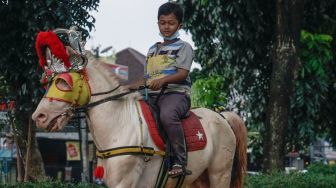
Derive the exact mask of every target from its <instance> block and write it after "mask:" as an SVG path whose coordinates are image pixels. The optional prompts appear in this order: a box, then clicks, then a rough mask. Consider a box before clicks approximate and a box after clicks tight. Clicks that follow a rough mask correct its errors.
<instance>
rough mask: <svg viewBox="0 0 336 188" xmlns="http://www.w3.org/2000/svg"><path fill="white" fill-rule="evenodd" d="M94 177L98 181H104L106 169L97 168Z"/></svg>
mask: <svg viewBox="0 0 336 188" xmlns="http://www.w3.org/2000/svg"><path fill="white" fill-rule="evenodd" d="M93 176H94V177H95V178H96V179H103V177H104V167H103V166H97V167H96V169H95V170H94V172H93Z"/></svg>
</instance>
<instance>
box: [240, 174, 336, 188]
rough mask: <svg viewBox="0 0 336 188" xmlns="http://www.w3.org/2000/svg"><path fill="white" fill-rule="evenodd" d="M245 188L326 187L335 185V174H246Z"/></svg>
mask: <svg viewBox="0 0 336 188" xmlns="http://www.w3.org/2000/svg"><path fill="white" fill-rule="evenodd" d="M244 187H246V188H259V187H262V188H283V187H286V188H326V187H336V174H329V175H324V174H317V173H309V172H308V173H291V174H284V173H273V174H271V175H256V176H248V177H247V178H246V181H245V185H244Z"/></svg>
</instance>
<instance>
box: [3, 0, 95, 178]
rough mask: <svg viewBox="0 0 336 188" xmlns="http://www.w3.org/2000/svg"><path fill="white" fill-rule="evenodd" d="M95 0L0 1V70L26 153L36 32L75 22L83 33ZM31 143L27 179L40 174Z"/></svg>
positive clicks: (36, 71) (36, 74)
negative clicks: (14, 109)
mask: <svg viewBox="0 0 336 188" xmlns="http://www.w3.org/2000/svg"><path fill="white" fill-rule="evenodd" d="M98 3H99V0H88V1H76V0H37V1H34V2H29V1H19V0H11V1H1V4H0V15H1V18H2V20H1V23H0V43H1V46H0V70H1V74H2V75H3V76H4V79H5V80H6V82H7V83H8V84H9V86H10V89H9V92H8V93H6V94H7V95H11V96H13V97H14V98H15V101H16V106H17V109H16V122H17V125H16V126H17V127H18V128H20V130H19V132H20V133H21V136H22V137H21V138H22V139H21V141H20V146H21V147H20V149H22V153H26V152H25V148H26V145H25V142H26V141H25V140H27V132H28V130H27V127H28V126H26V125H28V122H29V119H30V118H31V113H32V110H33V109H35V107H36V104H37V102H38V101H39V100H40V98H41V96H42V94H43V91H42V90H41V89H40V88H41V87H40V84H39V79H40V75H41V73H42V70H41V69H40V68H39V67H38V63H37V57H36V54H35V48H34V45H35V37H36V35H37V33H38V32H39V31H45V30H49V29H55V28H59V27H60V28H69V27H70V26H71V25H77V26H78V27H79V28H80V29H81V30H82V32H83V34H84V36H87V35H88V30H91V29H92V28H93V26H94V25H93V24H94V21H95V20H94V18H93V17H92V16H91V15H90V14H89V11H91V10H96V9H97V7H98ZM34 129H35V128H34ZM34 132H35V130H33V133H32V137H33V138H35V136H34ZM32 143H33V145H32V148H31V150H32V151H35V152H33V153H32V156H31V157H30V159H31V160H30V162H31V165H30V168H29V170H27V171H26V173H28V174H29V175H31V177H30V178H31V179H36V178H37V179H38V178H40V177H41V175H43V172H42V169H43V168H42V167H41V164H42V160H41V156H40V154H39V152H36V151H37V150H36V148H37V146H36V140H35V141H32ZM34 143H35V144H34ZM28 162H29V161H28Z"/></svg>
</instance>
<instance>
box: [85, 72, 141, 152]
mask: <svg viewBox="0 0 336 188" xmlns="http://www.w3.org/2000/svg"><path fill="white" fill-rule="evenodd" d="M87 71H88V76H89V84H90V87H91V92H92V93H97V92H103V91H107V90H111V89H113V88H116V87H117V85H118V83H117V82H116V80H113V79H112V80H111V79H110V78H109V77H110V76H108V75H106V72H104V71H101V69H99V67H98V68H97V67H92V66H91V67H90V66H89V67H88V68H87ZM121 92H124V89H123V88H122V87H121V88H120V89H118V90H116V91H114V92H113V93H111V94H108V95H101V96H93V97H92V98H91V101H90V102H94V101H98V100H100V99H103V98H106V97H108V96H111V95H115V94H118V93H121ZM88 114H89V121H90V123H89V127H90V131H91V134H92V137H93V139H94V141H95V144H96V145H97V147H98V149H99V150H104V149H109V148H115V147H121V146H132V145H140V144H141V142H142V135H141V132H142V130H141V129H143V128H144V127H143V126H141V125H140V122H139V113H138V110H137V104H136V98H135V97H133V96H130V97H126V98H123V99H120V100H114V101H109V102H106V103H103V104H100V105H98V106H95V107H93V108H91V109H90V110H89V111H88Z"/></svg>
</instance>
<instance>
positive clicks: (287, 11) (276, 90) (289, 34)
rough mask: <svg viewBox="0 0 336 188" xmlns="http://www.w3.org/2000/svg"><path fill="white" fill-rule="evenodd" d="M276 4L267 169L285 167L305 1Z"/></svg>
mask: <svg viewBox="0 0 336 188" xmlns="http://www.w3.org/2000/svg"><path fill="white" fill-rule="evenodd" d="M276 4H277V19H276V41H275V45H274V53H273V54H274V55H273V58H272V60H273V62H272V63H273V70H272V76H271V80H270V91H269V101H268V104H267V115H266V122H265V125H266V134H265V135H266V138H265V140H266V141H265V142H264V155H265V158H264V168H265V170H267V171H273V170H277V169H283V168H284V165H285V164H284V160H283V159H284V158H285V132H286V130H287V125H288V116H289V111H290V96H291V95H292V91H293V88H294V83H295V79H296V78H295V74H296V71H297V69H298V67H299V56H298V50H299V48H298V44H299V39H300V29H301V26H300V22H301V15H302V12H303V5H304V1H303V0H298V1H290V0H278V1H277V3H276Z"/></svg>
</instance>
